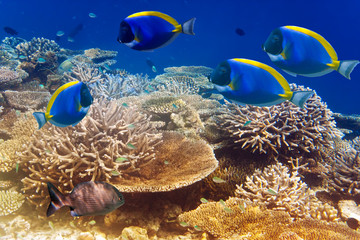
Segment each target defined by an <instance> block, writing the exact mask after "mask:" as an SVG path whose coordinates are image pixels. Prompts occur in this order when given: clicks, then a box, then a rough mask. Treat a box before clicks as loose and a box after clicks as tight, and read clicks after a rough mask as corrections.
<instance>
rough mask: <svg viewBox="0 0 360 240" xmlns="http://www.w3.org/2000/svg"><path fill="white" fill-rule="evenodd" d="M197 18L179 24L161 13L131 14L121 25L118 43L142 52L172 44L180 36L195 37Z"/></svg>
mask: <svg viewBox="0 0 360 240" xmlns="http://www.w3.org/2000/svg"><path fill="white" fill-rule="evenodd" d="M194 23H195V18H192V19H190V20H188V21H186V22H185V23H183V24H179V23H178V22H177V21H176V20H175V19H174V18H172V17H170V16H169V15H166V14H164V13H161V12H156V11H144V12H138V13H134V14H131V15H130V16H128V17H127V18H125V19H124V20H123V21H122V22H121V23H120V30H119V36H118V38H117V41H118V42H119V43H123V44H125V45H126V46H128V47H130V48H132V49H135V50H140V51H150V50H153V49H156V48H160V47H164V46H166V45H168V44H170V43H171V42H172V41H174V39H175V38H176V37H177V36H178V35H179V34H180V33H185V34H189V35H194Z"/></svg>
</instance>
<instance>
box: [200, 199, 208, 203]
mask: <svg viewBox="0 0 360 240" xmlns="http://www.w3.org/2000/svg"><path fill="white" fill-rule="evenodd" d="M200 202H202V203H208V202H209V201H208V200H207V199H206V198H200Z"/></svg>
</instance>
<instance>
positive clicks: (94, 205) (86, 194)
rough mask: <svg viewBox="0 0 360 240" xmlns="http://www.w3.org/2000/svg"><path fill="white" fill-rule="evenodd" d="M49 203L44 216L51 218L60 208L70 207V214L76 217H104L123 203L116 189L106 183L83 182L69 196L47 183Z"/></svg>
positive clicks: (122, 198) (121, 196)
mask: <svg viewBox="0 0 360 240" xmlns="http://www.w3.org/2000/svg"><path fill="white" fill-rule="evenodd" d="M47 186H48V191H49V195H50V199H51V202H50V204H49V207H48V209H47V212H46V216H48V217H49V216H51V215H52V214H54V213H55V212H56V211H57V210H59V209H60V208H62V207H65V206H66V207H70V214H71V216H73V217H77V216H96V215H105V214H107V213H109V212H111V211H113V210H115V209H116V208H118V207H120V206H121V205H123V204H124V203H125V200H124V197H123V195H122V194H121V193H120V192H119V190H118V189H117V188H115V187H114V186H113V185H111V184H109V183H106V182H92V181H90V182H83V183H79V184H78V185H76V186H75V187H74V189H73V190H72V191H71V193H70V194H67V195H64V194H62V193H61V192H60V191H59V190H58V189H57V188H56V187H55V186H54V185H52V184H51V183H49V182H48V183H47Z"/></svg>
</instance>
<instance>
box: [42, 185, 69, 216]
mask: <svg viewBox="0 0 360 240" xmlns="http://www.w3.org/2000/svg"><path fill="white" fill-rule="evenodd" d="M47 186H48V190H49V195H50V200H51V201H50V204H49V207H48V209H47V211H46V216H47V217H49V216H51V215H52V214H54V213H55V212H56V211H57V210H59V209H60V208H61V207H63V206H65V204H64V201H65V196H64V195H63V194H62V193H61V192H60V191H59V190H58V189H57V188H56V187H55V186H54V185H52V184H51V183H49V182H48V183H47Z"/></svg>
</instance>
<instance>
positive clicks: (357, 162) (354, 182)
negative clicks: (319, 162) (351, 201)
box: [322, 148, 360, 196]
mask: <svg viewBox="0 0 360 240" xmlns="http://www.w3.org/2000/svg"><path fill="white" fill-rule="evenodd" d="M359 154H360V152H359V151H357V150H355V149H354V148H350V149H347V151H339V152H338V155H337V156H336V158H334V159H333V160H332V161H330V162H328V163H326V164H325V167H326V169H328V170H327V171H324V172H322V175H323V177H325V178H326V179H327V180H328V185H329V186H330V187H331V188H332V189H334V190H335V191H337V192H339V193H341V194H342V195H345V196H355V195H358V194H360V156H359Z"/></svg>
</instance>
